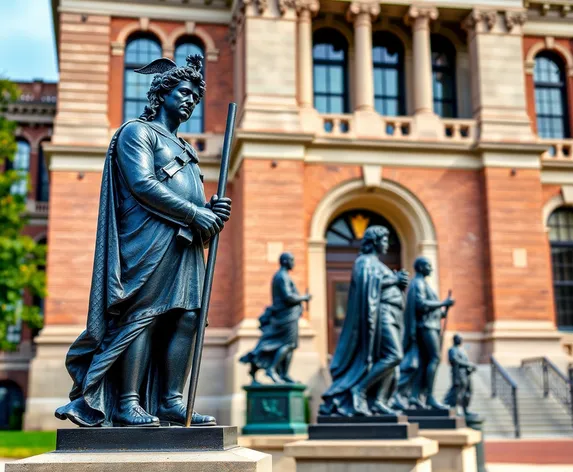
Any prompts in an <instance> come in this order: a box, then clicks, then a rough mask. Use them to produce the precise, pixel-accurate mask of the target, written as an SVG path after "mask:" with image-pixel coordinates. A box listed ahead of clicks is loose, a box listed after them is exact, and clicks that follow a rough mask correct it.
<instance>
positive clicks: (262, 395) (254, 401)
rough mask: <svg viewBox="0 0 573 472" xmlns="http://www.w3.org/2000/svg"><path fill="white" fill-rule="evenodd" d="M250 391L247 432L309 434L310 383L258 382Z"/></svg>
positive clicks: (247, 387)
mask: <svg viewBox="0 0 573 472" xmlns="http://www.w3.org/2000/svg"><path fill="white" fill-rule="evenodd" d="M243 388H244V389H245V391H246V392H247V423H246V425H245V426H244V427H243V430H242V433H243V434H245V435H246V434H249V435H250V434H306V432H307V428H308V425H307V423H306V421H305V411H306V401H305V398H304V391H305V390H306V385H303V384H300V383H296V384H254V385H247V386H245V387H243Z"/></svg>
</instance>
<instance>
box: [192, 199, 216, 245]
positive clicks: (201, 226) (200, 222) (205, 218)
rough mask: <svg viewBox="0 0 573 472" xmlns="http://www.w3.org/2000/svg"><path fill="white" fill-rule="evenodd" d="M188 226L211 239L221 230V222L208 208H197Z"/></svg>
mask: <svg viewBox="0 0 573 472" xmlns="http://www.w3.org/2000/svg"><path fill="white" fill-rule="evenodd" d="M190 226H191V227H192V228H193V229H195V230H197V231H198V232H199V233H201V234H204V235H205V236H207V237H208V238H212V237H213V236H215V235H216V234H218V233H220V232H221V230H222V229H223V220H221V218H219V217H218V216H217V215H216V214H215V213H214V212H213V211H212V210H211V209H210V208H202V207H197V213H195V217H194V218H193V221H192V222H191V225H190Z"/></svg>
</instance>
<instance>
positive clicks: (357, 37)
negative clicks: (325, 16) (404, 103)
mask: <svg viewBox="0 0 573 472" xmlns="http://www.w3.org/2000/svg"><path fill="white" fill-rule="evenodd" d="M379 14H380V5H379V4H378V3H373V2H368V1H362V2H352V3H351V4H350V6H349V7H348V10H347V12H346V19H347V21H351V22H352V23H353V24H354V73H353V77H354V81H353V87H354V130H355V133H356V135H357V136H360V137H374V138H375V137H379V136H381V135H382V134H383V126H382V120H381V119H380V116H379V115H378V114H377V113H376V112H375V111H374V71H373V67H372V21H373V20H374V19H375V18H376V17H377V16H378V15H379Z"/></svg>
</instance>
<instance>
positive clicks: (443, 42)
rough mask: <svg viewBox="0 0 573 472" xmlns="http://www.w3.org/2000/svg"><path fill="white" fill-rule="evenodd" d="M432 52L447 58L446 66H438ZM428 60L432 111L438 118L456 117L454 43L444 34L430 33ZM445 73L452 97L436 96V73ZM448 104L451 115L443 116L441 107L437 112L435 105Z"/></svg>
mask: <svg viewBox="0 0 573 472" xmlns="http://www.w3.org/2000/svg"><path fill="white" fill-rule="evenodd" d="M434 53H442V54H444V55H445V56H446V57H447V59H448V66H440V65H437V64H435V62H434ZM430 61H431V67H432V106H433V111H434V113H435V114H436V115H438V116H439V117H440V118H445V119H457V118H458V117H459V112H458V84H457V50H456V47H455V46H454V44H453V43H452V42H451V41H450V40H449V39H448V38H446V37H445V36H442V35H440V34H432V35H431V37H430ZM437 73H442V74H447V75H448V76H450V77H451V89H452V92H453V93H452V98H451V99H444V98H440V99H438V98H436V74H437ZM438 103H440V104H448V105H451V107H452V116H444V114H443V107H442V113H438V112H437V109H436V108H437V107H436V105H437V104H438Z"/></svg>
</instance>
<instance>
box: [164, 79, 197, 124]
mask: <svg viewBox="0 0 573 472" xmlns="http://www.w3.org/2000/svg"><path fill="white" fill-rule="evenodd" d="M197 103H199V87H198V86H197V85H195V84H193V83H192V82H189V81H187V80H183V81H181V82H180V83H179V84H178V85H177V86H176V87H175V88H174V89H173V90H171V92H169V93H168V94H166V95H164V96H163V108H164V109H165V111H166V112H167V113H168V114H169V115H170V116H176V117H177V118H178V119H179V121H180V122H181V123H184V122H185V121H187V120H188V119H189V118H191V115H192V114H193V110H195V106H196V105H197Z"/></svg>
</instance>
